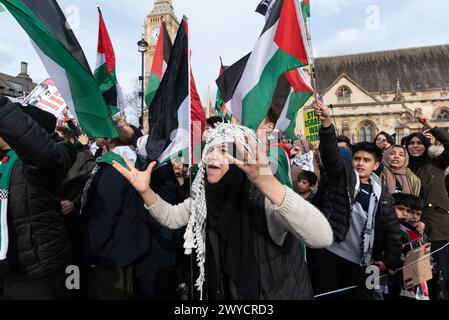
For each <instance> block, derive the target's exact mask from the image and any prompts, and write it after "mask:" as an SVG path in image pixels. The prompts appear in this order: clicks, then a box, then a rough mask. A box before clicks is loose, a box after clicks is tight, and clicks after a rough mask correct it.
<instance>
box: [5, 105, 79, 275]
mask: <svg viewBox="0 0 449 320" xmlns="http://www.w3.org/2000/svg"><path fill="white" fill-rule="evenodd" d="M0 137H1V138H3V140H5V141H6V142H7V143H8V144H9V145H10V147H11V148H12V149H13V150H14V151H15V152H16V153H17V154H18V156H19V160H18V161H17V162H16V165H15V166H14V168H13V170H12V175H11V180H10V188H9V190H10V198H9V202H8V228H9V229H8V230H9V248H8V255H7V261H8V264H9V270H10V271H9V273H8V276H9V277H10V278H19V279H35V278H41V277H45V276H48V275H50V274H51V273H53V272H55V271H58V270H60V269H61V268H63V267H65V266H66V265H67V264H66V262H67V259H68V257H69V255H70V245H69V241H68V236H67V232H66V229H65V227H64V223H63V220H62V216H61V203H60V186H61V182H62V180H63V179H64V176H65V175H66V173H67V171H68V170H69V168H70V167H71V166H72V164H73V161H74V160H75V150H74V149H73V148H72V146H71V145H70V144H68V143H56V142H55V141H54V140H52V138H51V137H50V136H49V135H48V133H47V132H46V131H45V130H44V129H42V128H41V127H40V126H39V125H38V124H36V122H35V121H34V120H32V119H31V118H30V117H29V116H28V115H26V114H25V113H23V112H22V111H21V110H20V109H19V107H18V106H17V105H15V104H13V103H11V102H10V101H9V100H8V99H6V98H4V97H2V96H0Z"/></svg>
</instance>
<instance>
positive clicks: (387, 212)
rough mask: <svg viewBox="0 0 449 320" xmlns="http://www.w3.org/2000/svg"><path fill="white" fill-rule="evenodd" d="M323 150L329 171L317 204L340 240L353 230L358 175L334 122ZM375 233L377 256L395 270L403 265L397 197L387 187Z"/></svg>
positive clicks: (322, 132)
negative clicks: (339, 142)
mask: <svg viewBox="0 0 449 320" xmlns="http://www.w3.org/2000/svg"><path fill="white" fill-rule="evenodd" d="M320 153H321V160H322V162H323V167H324V170H325V172H326V175H325V176H324V177H323V178H322V181H321V185H320V187H319V188H318V192H317V195H316V197H315V200H314V204H315V205H316V206H317V207H318V208H319V209H320V210H321V211H322V212H323V214H324V215H325V216H326V217H327V218H328V220H329V223H330V224H331V226H332V230H333V231H334V238H335V241H336V242H338V243H340V242H343V241H344V240H345V239H346V236H347V234H348V232H349V228H350V224H351V212H352V206H353V204H354V203H355V196H356V195H355V188H356V184H357V175H356V173H355V171H354V169H353V168H352V164H351V163H349V162H348V161H344V160H343V158H342V157H341V155H340V153H339V150H338V146H337V136H336V134H335V128H334V126H333V125H331V126H330V127H328V128H321V130H320ZM374 234H375V235H374V245H373V258H374V260H375V261H383V262H384V263H385V265H387V267H389V268H390V269H392V270H395V269H396V268H398V267H399V266H400V265H401V261H400V257H401V248H402V239H401V231H400V226H399V221H398V219H397V217H396V213H395V210H394V200H393V198H392V196H391V195H390V194H389V193H388V190H387V189H386V188H385V187H383V188H382V194H381V197H380V200H379V205H378V208H377V213H376V220H375V228H374Z"/></svg>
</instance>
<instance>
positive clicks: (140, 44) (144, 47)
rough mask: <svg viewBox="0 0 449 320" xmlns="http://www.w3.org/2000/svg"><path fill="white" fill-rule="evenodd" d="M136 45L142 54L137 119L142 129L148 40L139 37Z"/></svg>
mask: <svg viewBox="0 0 449 320" xmlns="http://www.w3.org/2000/svg"><path fill="white" fill-rule="evenodd" d="M137 46H138V47H139V52H140V53H141V54H142V74H141V76H140V77H139V80H140V81H141V85H142V86H141V91H140V99H141V109H140V119H139V127H140V129H141V130H143V110H144V92H145V88H144V82H145V52H147V50H148V42H146V41H145V39H144V38H142V39H140V40H139V42H137Z"/></svg>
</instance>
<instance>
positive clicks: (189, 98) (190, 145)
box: [146, 17, 205, 164]
mask: <svg viewBox="0 0 449 320" xmlns="http://www.w3.org/2000/svg"><path fill="white" fill-rule="evenodd" d="M189 72H191V70H190V62H189V40H188V24H187V20H186V18H185V17H184V18H183V20H182V22H181V25H180V26H179V30H178V34H177V36H176V40H175V43H174V45H173V49H172V52H171V55H170V62H169V64H168V66H167V70H166V72H165V75H164V77H163V78H162V82H161V84H160V88H159V90H157V92H156V95H155V96H154V99H153V102H152V104H151V108H150V119H151V125H150V128H151V129H150V133H149V137H148V141H147V145H146V150H147V154H148V159H149V160H151V161H153V160H157V161H159V162H160V163H161V164H165V163H167V162H168V161H169V160H170V159H171V158H172V157H174V156H180V155H181V154H182V156H183V157H184V159H185V160H186V161H187V159H188V160H189V161H188V163H189V164H192V163H193V162H194V160H195V161H198V159H194V158H195V157H194V155H193V152H192V151H191V150H199V149H198V148H199V145H200V144H201V135H202V133H203V130H204V122H205V114H204V110H203V108H202V105H201V101H200V98H199V95H198V93H197V92H196V86H195V81H194V79H193V74H192V76H191V77H189ZM189 78H190V79H189ZM197 154H198V156H199V154H200V152H198V153H197Z"/></svg>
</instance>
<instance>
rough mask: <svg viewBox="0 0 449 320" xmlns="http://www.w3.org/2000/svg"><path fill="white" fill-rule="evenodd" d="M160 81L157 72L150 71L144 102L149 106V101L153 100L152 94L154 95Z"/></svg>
mask: <svg viewBox="0 0 449 320" xmlns="http://www.w3.org/2000/svg"><path fill="white" fill-rule="evenodd" d="M160 84H161V81H160V79H159V76H158V75H157V74H154V73H151V74H150V78H149V79H148V87H147V95H146V97H145V103H146V104H147V107H148V108H149V107H150V106H151V102H153V99H154V96H155V95H156V92H157V89H158V88H159V85H160Z"/></svg>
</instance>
